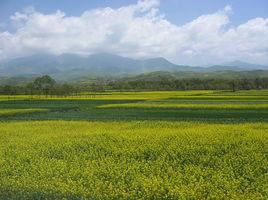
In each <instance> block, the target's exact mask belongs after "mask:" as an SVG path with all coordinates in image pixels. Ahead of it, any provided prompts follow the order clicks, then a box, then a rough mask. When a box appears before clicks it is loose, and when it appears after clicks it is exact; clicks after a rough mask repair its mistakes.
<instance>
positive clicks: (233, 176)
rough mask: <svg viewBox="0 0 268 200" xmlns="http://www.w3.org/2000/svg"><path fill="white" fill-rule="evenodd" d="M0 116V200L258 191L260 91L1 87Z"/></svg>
mask: <svg viewBox="0 0 268 200" xmlns="http://www.w3.org/2000/svg"><path fill="white" fill-rule="evenodd" d="M1 113H4V114H1ZM5 113H8V114H5ZM0 120H1V122H0V155H1V156H0V199H8V198H11V199H66V198H67V199H208V198H211V199H267V198H268V191H267V188H268V185H267V183H268V178H267V177H268V167H267V166H268V165H267V163H268V135H267V133H268V91H267V90H250V91H239V92H228V91H209V90H208V91H201V90H199V91H161V92H102V93H82V94H79V95H77V96H66V97H62V96H41V95H15V96H5V95H2V96H0Z"/></svg>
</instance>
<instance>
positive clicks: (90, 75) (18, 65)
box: [0, 53, 268, 82]
mask: <svg viewBox="0 0 268 200" xmlns="http://www.w3.org/2000/svg"><path fill="white" fill-rule="evenodd" d="M259 68H260V69H268V67H265V66H261V65H256V64H250V63H245V62H241V61H234V62H230V63H224V64H222V65H214V66H211V67H190V66H184V65H176V64H173V63H171V62H169V61H168V60H166V59H165V58H162V57H157V58H151V59H145V60H138V59H133V58H127V57H122V56H119V55H113V54H108V53H99V54H92V55H88V56H81V55H77V54H62V55H50V54H36V55H32V56H28V57H23V58H16V59H11V60H6V61H2V62H1V63H0V76H1V77H5V82H6V81H8V77H15V80H20V78H18V77H27V78H29V77H30V78H31V77H36V76H40V75H44V74H48V75H51V76H52V77H54V78H55V79H57V80H58V81H77V80H94V79H95V78H97V77H117V78H118V77H126V76H135V75H139V74H147V73H150V72H159V71H165V72H172V73H174V74H175V75H176V76H177V75H178V74H179V76H180V77H189V76H190V77H195V76H201V75H200V73H202V76H207V74H211V75H222V74H231V73H230V71H234V73H232V74H236V73H235V72H240V71H248V70H253V69H259ZM216 72H217V73H216ZM174 74H173V75H172V76H174ZM168 76H170V74H169V75H168ZM2 79H3V78H2ZM20 81H23V79H21V80H20Z"/></svg>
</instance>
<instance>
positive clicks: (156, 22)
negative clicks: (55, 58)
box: [0, 0, 268, 64]
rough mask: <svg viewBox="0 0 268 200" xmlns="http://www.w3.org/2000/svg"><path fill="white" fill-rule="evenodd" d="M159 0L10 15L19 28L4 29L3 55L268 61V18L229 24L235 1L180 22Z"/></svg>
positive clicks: (0, 42) (1, 34)
mask: <svg viewBox="0 0 268 200" xmlns="http://www.w3.org/2000/svg"><path fill="white" fill-rule="evenodd" d="M158 6H159V1H158V0H143V1H141V0H140V1H138V2H137V4H134V5H129V6H125V7H121V8H118V9H112V8H109V7H107V8H101V9H94V10H88V11H86V12H84V13H82V15H81V16H78V17H73V16H66V15H65V13H64V12H62V11H59V10H58V11H56V12H55V13H52V14H43V13H40V12H38V11H35V10H34V9H33V8H28V9H26V10H24V11H23V12H16V13H15V14H14V15H12V16H11V20H12V22H13V23H14V24H16V27H17V28H16V31H15V32H14V33H10V32H8V31H5V32H0V59H4V58H11V57H18V56H24V55H29V54H33V53H36V52H46V53H55V54H61V53H79V54H91V53H97V52H110V53H114V54H120V55H124V56H130V57H138V58H144V57H156V56H163V57H166V58H168V59H170V60H172V61H175V62H177V63H187V64H206V63H221V62H225V61H230V60H236V59H240V60H244V61H249V62H257V63H268V18H267V19H264V18H255V19H251V20H249V21H248V22H246V23H244V24H241V25H239V26H237V27H230V24H231V23H230V21H229V13H230V12H232V8H231V7H230V6H226V7H225V8H223V9H222V10H220V11H217V12H215V13H212V14H207V15H202V16H200V17H198V18H197V19H195V20H193V21H191V22H189V23H187V24H184V25H182V26H177V25H175V24H172V23H170V22H169V21H168V20H167V19H166V18H165V17H164V15H162V14H161V13H159V11H158Z"/></svg>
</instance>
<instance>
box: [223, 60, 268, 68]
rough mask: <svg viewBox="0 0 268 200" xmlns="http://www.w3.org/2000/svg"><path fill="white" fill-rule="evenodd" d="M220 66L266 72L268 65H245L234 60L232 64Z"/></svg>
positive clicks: (245, 63)
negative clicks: (263, 70) (264, 70)
mask: <svg viewBox="0 0 268 200" xmlns="http://www.w3.org/2000/svg"><path fill="white" fill-rule="evenodd" d="M222 66H227V67H230V68H231V67H234V68H236V69H243V70H246V69H247V70H258V69H266V70H268V65H267V66H264V65H259V64H253V63H247V62H243V61H240V60H235V61H232V62H227V63H223V64H222Z"/></svg>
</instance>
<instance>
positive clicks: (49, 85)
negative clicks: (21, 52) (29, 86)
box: [33, 75, 56, 95]
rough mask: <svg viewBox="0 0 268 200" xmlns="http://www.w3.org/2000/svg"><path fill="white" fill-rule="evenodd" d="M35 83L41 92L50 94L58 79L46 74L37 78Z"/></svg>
mask: <svg viewBox="0 0 268 200" xmlns="http://www.w3.org/2000/svg"><path fill="white" fill-rule="evenodd" d="M33 84H34V87H35V88H36V89H37V90H38V91H39V92H40V94H44V95H48V94H50V92H51V91H52V89H53V87H54V85H55V84H56V81H55V80H54V79H53V78H51V77H50V76H48V75H45V76H41V77H38V78H36V79H35V81H34V83H33Z"/></svg>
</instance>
